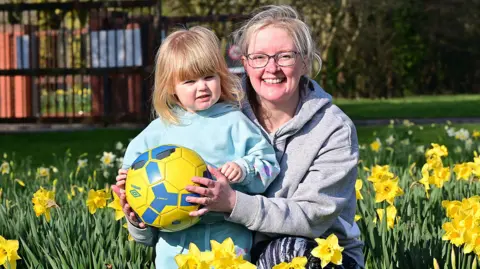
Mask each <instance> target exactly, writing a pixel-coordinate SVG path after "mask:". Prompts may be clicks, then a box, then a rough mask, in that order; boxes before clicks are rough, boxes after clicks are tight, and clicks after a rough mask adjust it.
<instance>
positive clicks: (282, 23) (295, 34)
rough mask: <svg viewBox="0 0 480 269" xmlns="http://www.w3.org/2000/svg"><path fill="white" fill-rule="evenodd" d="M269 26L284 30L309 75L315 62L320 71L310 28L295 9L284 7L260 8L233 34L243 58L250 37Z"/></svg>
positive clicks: (320, 62) (319, 60)
mask: <svg viewBox="0 0 480 269" xmlns="http://www.w3.org/2000/svg"><path fill="white" fill-rule="evenodd" d="M270 26H271V27H278V28H280V29H283V30H285V31H286V32H287V33H288V35H289V36H290V37H291V38H292V39H293V42H294V44H295V47H296V48H297V50H298V52H299V53H300V55H301V56H302V59H306V62H305V64H306V67H307V72H308V73H309V74H312V70H313V63H314V61H315V60H317V61H318V63H319V71H320V69H321V67H322V59H321V58H320V55H319V53H318V52H317V51H316V49H315V47H316V46H315V42H314V41H313V38H312V35H311V32H310V28H309V27H308V25H307V24H306V23H305V22H303V21H302V20H301V18H300V16H299V15H298V13H297V11H296V10H295V9H293V8H292V7H290V6H286V5H280V6H275V5H269V6H265V7H262V8H260V10H258V11H257V12H256V14H255V15H254V16H253V17H252V18H251V19H250V20H248V21H247V22H246V23H245V24H244V25H243V26H242V27H240V28H239V29H238V30H237V31H235V32H234V33H233V38H234V40H235V44H237V45H238V46H240V49H241V51H242V54H243V55H244V56H246V55H247V54H248V46H249V45H250V44H249V42H250V39H251V38H252V36H253V35H254V34H255V33H257V32H258V31H260V30H262V29H265V28H266V27H270Z"/></svg>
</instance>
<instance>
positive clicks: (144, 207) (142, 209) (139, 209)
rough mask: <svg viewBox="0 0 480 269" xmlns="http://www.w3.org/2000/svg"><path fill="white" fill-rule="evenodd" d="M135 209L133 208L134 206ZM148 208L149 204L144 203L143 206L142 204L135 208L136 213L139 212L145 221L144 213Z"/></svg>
mask: <svg viewBox="0 0 480 269" xmlns="http://www.w3.org/2000/svg"><path fill="white" fill-rule="evenodd" d="M132 209H133V208H132ZM147 209H148V205H143V206H140V207H138V208H137V209H136V210H133V211H134V212H135V214H137V216H138V217H140V219H141V220H142V221H143V222H145V221H144V220H143V219H142V215H143V214H144V213H145V211H146V210H147Z"/></svg>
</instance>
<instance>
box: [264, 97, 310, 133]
mask: <svg viewBox="0 0 480 269" xmlns="http://www.w3.org/2000/svg"><path fill="white" fill-rule="evenodd" d="M259 99H260V98H259ZM299 100H300V94H295V95H294V96H292V98H291V99H290V100H288V101H286V102H283V103H272V102H269V101H266V100H262V99H260V100H258V104H259V107H258V113H257V114H258V115H256V116H257V118H258V121H259V122H260V124H261V125H262V126H263V128H265V130H266V131H267V132H268V133H273V132H275V131H277V130H278V128H280V127H281V126H282V125H283V124H285V123H286V122H287V121H289V120H291V119H292V118H293V116H294V115H295V111H296V110H297V106H298V102H299Z"/></svg>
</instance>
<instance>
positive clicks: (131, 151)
mask: <svg viewBox="0 0 480 269" xmlns="http://www.w3.org/2000/svg"><path fill="white" fill-rule="evenodd" d="M143 134H144V132H142V133H140V134H139V135H138V136H137V137H135V138H134V139H133V140H132V141H131V142H130V143H129V144H128V147H127V151H126V152H125V156H124V157H123V164H122V168H123V169H128V168H130V166H131V165H132V163H133V162H134V161H135V160H136V159H137V157H138V156H140V154H142V153H143V152H145V151H147V150H148V147H147V143H146V141H145V137H144V135H143ZM127 224H128V232H129V233H130V235H131V236H132V237H133V239H134V240H135V241H136V242H138V243H141V244H144V245H147V246H155V244H156V243H157V238H158V229H156V228H153V227H150V226H146V228H144V229H142V228H140V227H138V226H136V225H134V224H132V223H131V222H130V221H128V218H127Z"/></svg>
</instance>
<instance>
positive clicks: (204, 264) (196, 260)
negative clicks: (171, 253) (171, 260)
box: [175, 243, 213, 269]
mask: <svg viewBox="0 0 480 269" xmlns="http://www.w3.org/2000/svg"><path fill="white" fill-rule="evenodd" d="M212 260H213V253H212V252H209V251H208V252H200V250H199V249H198V247H197V246H196V245H195V244H193V243H190V246H189V248H188V253H187V254H178V255H176V256H175V262H176V263H177V265H178V268H179V269H210V263H211V262H212Z"/></svg>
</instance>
